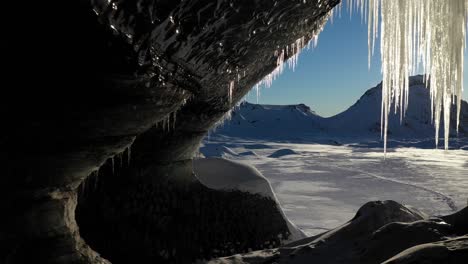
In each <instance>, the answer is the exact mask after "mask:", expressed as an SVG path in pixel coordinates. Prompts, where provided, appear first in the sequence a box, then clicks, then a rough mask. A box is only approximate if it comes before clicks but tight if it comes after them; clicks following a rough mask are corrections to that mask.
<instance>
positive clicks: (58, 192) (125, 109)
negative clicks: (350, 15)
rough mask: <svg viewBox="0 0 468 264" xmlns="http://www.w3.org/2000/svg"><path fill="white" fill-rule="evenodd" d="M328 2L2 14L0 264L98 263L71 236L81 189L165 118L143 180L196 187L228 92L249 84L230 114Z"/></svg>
mask: <svg viewBox="0 0 468 264" xmlns="http://www.w3.org/2000/svg"><path fill="white" fill-rule="evenodd" d="M337 3H338V1H337V0H336V1H335V0H328V1H321V2H320V3H319V2H318V1H307V3H304V2H303V1H302V0H301V1H290V0H282V1H269V0H257V1H247V0H242V1H217V2H216V4H215V3H214V2H213V1H208V0H194V1H163V0H159V1H158V0H140V1H126V0H119V1H110V3H109V2H108V1H101V0H95V1H85V0H79V1H78V0H77V1H66V2H63V1H48V2H34V3H28V5H27V7H28V8H25V7H24V5H25V3H23V2H8V3H6V4H5V6H4V8H5V10H12V12H11V13H14V14H15V15H16V16H15V17H14V18H12V17H10V16H7V18H8V19H9V22H10V23H9V24H8V26H7V27H6V28H5V32H4V34H5V36H6V39H7V41H6V43H5V44H2V45H5V49H3V50H4V54H3V55H4V56H3V60H2V64H3V66H4V67H2V68H3V69H5V72H4V73H5V78H6V80H5V83H8V84H13V85H9V87H8V88H7V89H5V91H4V92H3V94H2V98H3V99H4V100H3V102H2V104H0V113H1V115H2V117H4V120H3V122H4V124H5V129H2V131H1V132H0V147H1V148H0V149H1V151H0V161H1V163H2V164H1V165H2V168H4V174H3V180H2V184H1V185H0V191H1V197H0V198H2V199H1V201H2V202H1V207H2V208H1V209H2V211H4V212H8V214H7V216H6V217H3V218H2V220H1V221H2V222H1V229H0V234H1V236H0V246H1V248H2V250H1V251H0V253H1V256H0V259H1V260H5V261H4V262H7V263H21V262H22V261H21V260H22V258H23V257H24V256H27V257H31V258H34V259H35V261H37V262H47V263H99V262H105V260H103V259H101V258H99V257H98V255H96V253H95V252H93V251H92V250H91V249H89V248H88V247H87V246H86V244H85V243H84V242H83V241H82V239H81V238H80V236H79V232H78V227H77V225H76V222H75V219H74V214H73V213H72V212H73V211H74V208H75V206H76V193H75V190H76V188H77V187H78V186H79V185H80V183H81V182H82V181H83V180H84V179H85V178H86V177H88V175H90V174H91V173H92V172H93V171H95V170H97V169H98V168H99V167H101V166H102V165H103V164H104V162H105V161H106V160H107V159H108V158H110V157H113V156H115V155H116V154H118V153H121V152H123V151H125V149H126V148H128V147H129V146H130V145H131V144H132V142H133V141H134V140H135V138H137V137H138V136H139V135H141V134H142V133H143V132H145V131H147V130H148V129H150V128H151V127H153V126H154V125H155V124H156V123H158V122H160V121H162V120H164V119H166V118H167V116H168V115H169V114H170V113H173V112H175V111H177V122H176V126H175V128H173V129H172V132H171V133H169V134H163V133H161V131H159V130H155V131H154V135H156V136H157V137H156V139H152V141H153V143H152V144H151V145H152V146H153V147H151V145H150V146H149V147H148V150H147V151H145V150H144V149H142V153H146V154H143V156H144V157H146V158H147V160H146V161H143V160H144V159H142V162H141V164H142V166H143V167H142V169H145V170H147V171H148V173H147V174H146V175H148V176H147V178H148V179H152V178H157V177H159V176H161V177H162V176H164V175H166V176H167V177H174V178H181V179H192V177H191V176H192V174H191V161H190V159H191V156H192V154H193V151H194V150H195V149H196V146H197V144H198V143H199V141H200V140H201V138H202V137H203V135H204V134H205V133H206V131H208V130H209V128H210V127H212V126H213V125H214V123H215V122H216V121H218V120H219V119H220V118H221V117H222V116H223V115H224V114H225V113H226V112H227V111H228V110H229V109H230V108H231V106H232V105H231V104H230V103H229V100H228V92H227V90H228V89H227V87H228V84H229V83H230V81H232V80H237V74H238V73H240V72H241V73H244V72H245V73H246V74H245V76H243V74H242V76H243V77H242V78H241V79H240V80H239V81H238V82H236V84H235V90H234V94H233V104H234V103H236V102H237V101H238V100H239V99H240V98H242V97H243V96H244V95H245V94H246V93H247V91H248V90H249V89H250V88H251V87H252V86H253V85H254V84H255V83H257V82H258V81H259V80H260V79H261V78H262V77H263V76H265V75H267V74H268V73H269V72H271V71H272V70H273V69H274V68H275V67H276V58H275V56H274V52H275V51H276V50H278V49H281V48H283V47H285V46H286V45H289V44H291V43H293V42H294V41H295V40H296V39H298V38H300V37H302V36H304V37H305V39H306V41H307V40H308V39H310V38H311V37H312V32H315V31H316V30H318V29H319V28H320V27H321V26H322V25H323V23H324V22H325V20H326V13H327V11H329V10H330V9H331V8H332V7H333V6H334V5H335V4H337ZM16 10H20V11H17V13H15V12H13V11H16ZM170 17H172V20H174V23H172V22H170V21H171V19H170ZM254 32H255V33H254ZM220 43H222V45H220ZM155 150H157V151H156V152H155V153H153V154H151V155H149V154H148V153H150V152H151V151H155ZM136 152H137V153H135V155H138V151H136ZM184 181H185V180H184ZM37 245H41V247H37Z"/></svg>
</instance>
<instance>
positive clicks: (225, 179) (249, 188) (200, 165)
mask: <svg viewBox="0 0 468 264" xmlns="http://www.w3.org/2000/svg"><path fill="white" fill-rule="evenodd" d="M193 167H194V171H195V174H196V175H197V178H198V179H199V180H200V182H201V183H202V184H203V185H205V186H207V187H209V188H212V189H215V190H239V191H244V192H249V193H255V194H260V195H262V196H264V197H268V198H271V199H273V200H274V201H276V202H277V204H278V208H279V209H280V213H281V214H282V215H283V217H284V219H285V221H286V224H287V225H288V229H289V232H291V235H290V236H289V238H288V239H287V240H286V241H285V242H286V243H288V242H292V241H296V240H299V239H302V238H305V237H306V235H305V234H304V232H302V231H301V229H299V228H298V227H297V226H296V225H295V224H293V223H292V222H291V221H290V220H289V219H288V218H287V216H286V215H285V213H284V210H282V208H281V206H280V204H279V201H278V199H277V197H276V195H275V193H274V192H273V189H272V187H271V185H270V183H269V182H268V179H266V178H265V177H264V176H263V175H262V173H261V172H259V171H258V170H257V169H256V168H255V167H253V166H251V165H249V164H248V163H246V162H240V161H234V160H227V159H222V158H201V159H195V160H194V161H193Z"/></svg>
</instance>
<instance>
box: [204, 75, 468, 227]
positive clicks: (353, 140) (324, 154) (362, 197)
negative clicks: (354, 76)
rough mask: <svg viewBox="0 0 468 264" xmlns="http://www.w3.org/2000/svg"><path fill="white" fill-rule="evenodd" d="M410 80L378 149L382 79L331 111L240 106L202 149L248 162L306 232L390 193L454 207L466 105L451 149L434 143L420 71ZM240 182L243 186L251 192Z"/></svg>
mask: <svg viewBox="0 0 468 264" xmlns="http://www.w3.org/2000/svg"><path fill="white" fill-rule="evenodd" d="M410 81H411V83H410V90H409V92H410V96H411V97H412V98H413V99H412V103H411V104H410V106H409V108H408V109H407V112H406V116H405V118H404V119H403V121H400V115H399V114H398V113H397V114H392V115H390V118H389V136H390V140H389V141H388V149H387V153H386V155H384V150H383V142H382V140H381V137H380V136H381V135H380V117H381V116H380V107H381V97H382V94H381V86H380V85H377V86H376V87H374V88H372V89H369V90H368V91H367V92H366V93H365V94H364V95H363V96H362V97H361V98H360V99H359V100H358V101H357V102H356V103H355V104H354V105H352V106H351V107H349V108H348V109H347V110H346V111H344V112H342V113H340V114H338V115H336V116H333V117H330V118H323V117H321V116H319V115H317V114H316V113H315V112H314V111H313V110H312V109H311V108H310V107H308V106H306V105H303V104H298V105H287V106H274V105H258V104H250V103H243V104H241V105H240V106H239V107H238V108H237V109H235V110H234V111H233V113H232V116H231V118H230V119H229V120H226V121H225V122H224V124H223V125H221V126H219V127H218V128H217V129H216V130H214V131H212V133H211V135H210V136H208V137H207V138H206V139H205V140H204V143H203V145H202V146H201V147H200V153H201V154H200V155H201V156H203V157H217V158H225V159H229V160H233V161H236V162H241V163H244V164H247V165H249V166H253V167H254V168H256V170H258V173H260V174H261V175H263V177H265V178H266V179H268V181H269V182H270V185H271V187H272V188H273V191H274V193H275V194H276V198H277V200H278V201H279V203H280V204H281V207H282V209H283V211H284V213H285V215H286V216H287V217H288V218H289V219H290V220H291V221H292V222H293V223H294V224H296V225H297V226H298V227H299V228H301V229H302V230H303V231H304V232H305V233H306V234H307V235H315V234H318V233H321V232H323V231H326V230H329V229H332V228H335V227H337V226H339V225H342V224H343V223H345V222H347V221H348V220H350V219H351V218H353V216H354V215H355V213H356V211H357V210H358V209H359V208H360V207H361V206H362V205H363V204H365V203H366V202H369V201H373V200H395V201H397V202H399V203H402V204H405V205H410V206H412V207H414V208H416V209H419V210H421V211H422V212H424V213H426V214H428V215H434V216H437V215H445V214H450V213H453V212H454V211H457V210H459V209H462V208H463V207H465V206H466V205H467V202H468V104H467V103H466V102H463V104H462V111H461V112H462V118H461V123H460V124H461V126H460V129H459V130H460V133H458V134H457V132H456V129H455V127H452V128H451V137H452V139H451V140H450V144H449V145H450V150H448V151H445V150H442V149H435V144H434V126H433V124H432V121H431V114H430V113H431V103H430V93H429V91H428V89H426V88H425V85H423V79H422V76H415V77H412V78H411V79H410ZM440 145H441V146H442V145H443V143H441V144H440ZM212 168H213V167H212ZM229 170H230V169H229V168H227V167H224V168H221V167H218V168H216V169H214V170H211V172H210V173H211V178H210V179H211V180H210V181H212V182H218V183H219V182H220V181H222V180H221V179H223V177H226V176H229V175H227V171H229ZM205 171H209V169H205ZM195 172H197V168H195ZM258 173H257V174H258ZM231 174H232V173H231ZM251 175H254V174H251ZM216 177H218V178H216ZM237 177H240V176H237ZM228 178H232V179H233V181H231V182H229V183H228V184H227V185H228V186H224V187H229V188H236V185H235V182H236V181H237V180H235V177H234V175H230V176H229V177H228ZM215 179H216V180H215ZM247 185H248V184H243V185H242V186H241V187H242V188H244V189H245V190H247V191H249V190H248V188H247V187H246V186H247ZM218 187H222V186H218Z"/></svg>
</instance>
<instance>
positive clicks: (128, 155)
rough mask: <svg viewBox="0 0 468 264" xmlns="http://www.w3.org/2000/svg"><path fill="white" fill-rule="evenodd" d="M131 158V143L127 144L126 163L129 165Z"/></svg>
mask: <svg viewBox="0 0 468 264" xmlns="http://www.w3.org/2000/svg"><path fill="white" fill-rule="evenodd" d="M131 159H132V145H130V146H128V148H127V163H128V166H130V161H131Z"/></svg>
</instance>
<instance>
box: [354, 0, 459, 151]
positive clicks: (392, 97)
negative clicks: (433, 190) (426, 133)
mask: <svg viewBox="0 0 468 264" xmlns="http://www.w3.org/2000/svg"><path fill="white" fill-rule="evenodd" d="M347 3H348V8H349V10H350V13H352V11H353V9H354V7H355V6H357V7H360V10H361V12H363V10H365V11H366V12H367V20H368V23H369V25H368V31H369V33H368V37H369V39H368V45H369V66H370V61H371V60H370V56H372V54H373V51H374V45H375V39H376V37H377V35H378V26H379V23H380V25H381V32H380V33H381V34H380V39H381V60H382V74H383V82H382V130H383V137H384V141H385V143H384V149H385V150H386V141H387V128H388V116H389V114H390V106H391V105H392V104H393V105H394V107H395V111H397V110H398V109H399V110H400V118H401V119H402V118H403V117H404V115H405V112H406V108H407V105H408V102H409V98H408V95H409V76H410V75H412V74H414V73H416V72H417V69H418V67H419V66H420V65H421V64H422V67H423V70H424V72H425V73H426V74H428V75H427V76H426V85H428V86H429V87H430V94H431V108H432V118H433V122H434V125H435V134H436V138H435V142H436V146H437V145H438V143H439V129H440V122H441V114H442V112H443V113H444V115H443V121H444V139H445V146H444V147H445V149H448V139H449V135H450V118H451V117H450V114H451V111H450V110H451V106H452V104H454V103H455V101H456V104H457V130H458V127H459V119H460V110H461V96H462V92H463V74H464V68H463V64H464V48H465V42H466V21H467V17H468V16H467V11H468V9H467V7H468V1H466V0H411V1H410V0H367V2H365V1H364V2H363V0H349V1H348V2H347ZM363 5H367V8H365V7H364V6H363ZM357 9H358V10H359V8H357ZM379 11H380V16H381V19H382V21H381V22H380V21H379ZM429 76H430V78H429Z"/></svg>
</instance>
